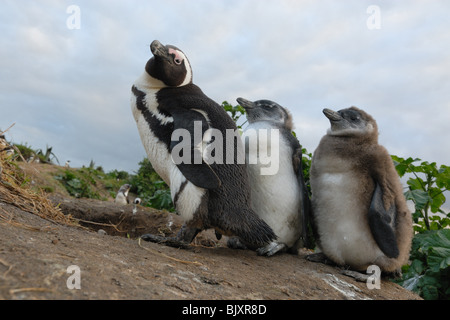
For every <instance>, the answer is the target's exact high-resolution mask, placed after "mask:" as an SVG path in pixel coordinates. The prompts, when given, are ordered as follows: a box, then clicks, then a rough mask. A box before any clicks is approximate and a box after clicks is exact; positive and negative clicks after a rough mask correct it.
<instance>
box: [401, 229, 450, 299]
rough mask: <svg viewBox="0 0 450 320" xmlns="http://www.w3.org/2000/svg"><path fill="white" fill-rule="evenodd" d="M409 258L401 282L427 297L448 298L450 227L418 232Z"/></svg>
mask: <svg viewBox="0 0 450 320" xmlns="http://www.w3.org/2000/svg"><path fill="white" fill-rule="evenodd" d="M410 259H411V261H412V262H411V264H410V265H408V266H405V267H404V268H403V277H402V279H401V280H400V281H399V283H400V284H401V285H402V286H403V287H405V288H406V289H408V290H411V291H414V292H416V293H417V294H419V295H420V296H422V297H423V298H424V299H427V300H437V299H449V298H450V229H441V230H432V231H426V232H424V233H419V234H416V235H415V237H414V239H413V243H412V249H411V257H410Z"/></svg>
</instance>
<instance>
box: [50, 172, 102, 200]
mask: <svg viewBox="0 0 450 320" xmlns="http://www.w3.org/2000/svg"><path fill="white" fill-rule="evenodd" d="M55 179H56V180H59V181H60V182H61V183H62V184H63V185H64V187H65V188H66V190H67V192H68V193H69V194H70V195H71V196H72V197H75V198H93V199H100V195H99V194H98V193H97V192H95V191H93V190H92V188H91V184H92V179H86V177H84V176H83V175H82V174H80V173H76V172H75V171H69V170H66V171H64V173H62V174H60V175H57V176H55Z"/></svg>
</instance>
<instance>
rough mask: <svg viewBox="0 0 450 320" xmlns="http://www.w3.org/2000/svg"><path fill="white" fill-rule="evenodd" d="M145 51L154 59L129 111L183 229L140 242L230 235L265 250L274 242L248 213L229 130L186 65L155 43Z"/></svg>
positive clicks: (181, 242)
mask: <svg viewBox="0 0 450 320" xmlns="http://www.w3.org/2000/svg"><path fill="white" fill-rule="evenodd" d="M150 49H151V52H152V53H153V57H152V58H151V59H150V60H149V61H148V62H147V64H146V66H145V71H144V73H143V74H142V75H141V76H140V77H139V78H138V79H137V81H136V82H135V83H134V85H133V86H132V96H131V108H132V111H133V115H134V118H135V120H136V123H137V127H138V130H139V134H140V137H141V140H142V143H143V145H144V147H145V150H146V152H147V155H148V158H149V160H150V162H151V164H152V166H153V168H154V169H155V171H156V172H157V173H158V174H159V175H160V176H161V178H162V179H163V180H164V181H165V182H166V183H167V184H168V185H169V186H170V191H171V196H172V200H173V203H174V206H175V209H176V211H177V213H178V214H180V215H181V216H182V218H183V219H184V221H185V223H184V225H183V227H182V228H181V230H180V232H179V233H178V234H177V235H176V236H175V237H171V238H166V237H161V236H156V235H151V234H147V235H143V236H142V238H143V239H144V240H148V241H153V242H159V243H165V244H167V245H171V246H177V247H185V246H186V244H189V243H190V242H191V241H192V240H193V239H194V238H195V236H196V235H197V234H198V232H200V231H202V230H204V229H209V228H214V229H215V230H216V234H217V235H218V237H220V235H221V234H225V235H230V236H231V235H235V236H238V237H239V238H241V239H242V240H243V241H244V242H245V243H246V244H249V246H251V247H261V246H264V245H266V244H267V243H269V242H270V241H272V240H273V239H274V238H275V235H274V233H273V231H272V229H271V228H270V227H269V226H268V225H267V224H266V223H265V222H264V221H263V220H262V219H260V218H259V217H258V216H257V215H256V214H255V213H254V212H253V211H252V209H251V208H250V203H251V199H250V187H249V184H248V176H247V172H246V166H245V161H239V158H240V156H239V153H243V150H242V143H241V140H240V137H239V134H238V133H237V128H236V125H235V123H234V122H233V120H232V119H231V117H230V116H229V115H228V114H227V113H226V112H225V111H224V109H223V108H222V107H221V106H220V105H218V104H217V103H216V102H214V101H213V100H211V99H210V98H208V97H207V96H206V95H205V94H204V93H203V92H202V90H201V89H200V88H199V87H198V86H196V85H194V84H193V83H192V69H191V66H190V63H189V61H188V59H187V57H186V55H185V54H184V53H183V52H182V51H181V50H180V49H178V48H177V47H175V46H172V45H166V46H164V45H162V44H161V43H160V42H159V41H157V40H155V41H153V42H152V43H151V45H150ZM172 134H174V136H173V137H172ZM230 134H231V139H230V136H229V135H230ZM227 135H228V136H227ZM180 146H182V147H180ZM186 146H190V148H189V149H187V148H186ZM220 155H222V157H220ZM225 155H226V157H227V159H226V161H225V159H224V157H225ZM218 158H219V159H218ZM180 160H181V161H180Z"/></svg>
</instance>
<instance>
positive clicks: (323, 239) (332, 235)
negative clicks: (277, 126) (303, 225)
mask: <svg viewBox="0 0 450 320" xmlns="http://www.w3.org/2000/svg"><path fill="white" fill-rule="evenodd" d="M323 113H324V114H325V116H326V117H327V118H328V119H329V120H330V123H331V127H330V129H328V131H327V134H326V135H325V136H324V137H323V138H322V139H321V141H320V143H319V146H318V147H317V149H316V150H315V152H314V155H313V158H312V164H311V173H310V182H311V190H312V209H313V215H314V220H315V227H316V229H317V233H318V239H317V240H318V245H319V247H320V248H321V250H322V252H323V254H325V256H326V257H328V258H329V259H330V260H332V261H333V262H335V263H336V264H338V265H348V266H350V267H351V268H352V269H354V270H358V271H366V270H367V267H368V266H369V265H378V266H379V267H380V269H381V270H382V271H384V272H397V271H399V269H400V268H401V266H402V265H404V264H406V263H407V261H408V258H409V251H410V248H411V240H412V236H413V229H412V217H411V213H410V212H409V210H408V207H407V205H406V200H405V197H404V195H403V191H402V186H401V183H400V178H399V176H398V174H397V172H396V170H395V167H394V164H393V161H392V159H391V157H390V155H389V154H388V152H387V150H386V149H385V148H384V147H383V146H381V145H379V144H378V127H377V124H376V122H375V120H374V119H373V118H372V117H371V116H370V115H368V114H367V113H366V112H364V111H363V110H360V109H358V108H356V107H351V108H348V109H343V110H340V111H338V112H335V111H332V110H330V109H324V110H323Z"/></svg>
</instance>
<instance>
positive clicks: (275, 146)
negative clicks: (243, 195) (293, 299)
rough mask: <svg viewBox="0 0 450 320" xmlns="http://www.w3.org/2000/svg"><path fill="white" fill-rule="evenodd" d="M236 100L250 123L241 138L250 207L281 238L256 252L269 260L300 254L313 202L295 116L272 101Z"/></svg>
mask: <svg viewBox="0 0 450 320" xmlns="http://www.w3.org/2000/svg"><path fill="white" fill-rule="evenodd" d="M237 101H238V103H239V104H240V105H241V106H242V107H244V109H245V111H246V113H247V120H248V123H249V125H248V126H247V127H246V128H245V130H244V131H243V134H242V138H243V140H244V141H245V153H246V161H247V164H248V172H249V178H250V186H251V188H252V200H253V201H252V208H253V210H254V211H255V212H256V213H257V214H258V215H259V216H260V217H261V218H262V219H263V220H264V221H265V222H266V223H267V224H268V225H269V226H270V227H271V228H272V230H273V231H274V232H275V234H276V235H277V240H275V241H273V242H272V243H270V244H269V245H267V246H265V247H262V248H259V249H258V250H257V252H258V254H260V255H267V256H271V255H273V254H275V253H277V252H280V251H286V250H288V251H290V252H291V253H295V254H296V253H297V252H298V249H299V248H301V247H303V246H304V245H305V241H306V227H307V226H306V218H307V217H308V216H309V209H310V203H309V201H310V200H309V196H308V192H307V190H306V185H305V181H304V178H303V170H302V147H301V145H300V142H299V141H298V139H297V138H296V137H294V135H293V134H292V130H293V122H292V115H291V113H290V112H289V111H288V110H287V109H286V108H284V107H282V106H280V105H279V104H278V103H276V102H273V101H270V100H258V101H254V102H252V101H249V100H246V99H243V98H238V99H237ZM262 146H265V147H266V148H267V150H263V149H264V148H263V147H262ZM269 154H270V157H268V155H269ZM266 158H268V159H266ZM268 160H270V161H268Z"/></svg>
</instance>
